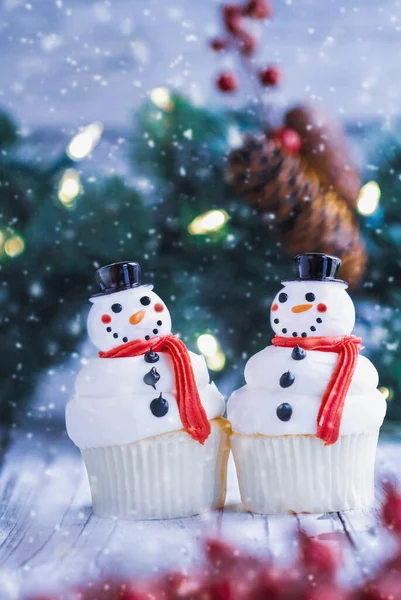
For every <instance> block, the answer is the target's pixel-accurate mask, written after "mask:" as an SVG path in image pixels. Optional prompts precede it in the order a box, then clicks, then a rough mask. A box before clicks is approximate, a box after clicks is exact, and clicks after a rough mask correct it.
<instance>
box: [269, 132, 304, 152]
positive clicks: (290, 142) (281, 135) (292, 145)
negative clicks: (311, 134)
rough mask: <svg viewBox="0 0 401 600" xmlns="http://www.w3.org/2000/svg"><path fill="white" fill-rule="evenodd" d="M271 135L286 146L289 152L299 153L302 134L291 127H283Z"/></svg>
mask: <svg viewBox="0 0 401 600" xmlns="http://www.w3.org/2000/svg"><path fill="white" fill-rule="evenodd" d="M271 137H272V138H273V139H274V140H278V141H279V142H281V144H282V145H283V146H284V148H285V149H286V150H288V152H294V153H297V152H299V151H300V149H301V147H302V140H301V137H300V135H299V134H298V133H297V132H296V131H295V130H294V129H290V128H289V127H282V128H281V129H276V130H275V131H273V132H272V134H271Z"/></svg>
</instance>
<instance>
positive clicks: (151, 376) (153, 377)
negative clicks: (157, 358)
mask: <svg viewBox="0 0 401 600" xmlns="http://www.w3.org/2000/svg"><path fill="white" fill-rule="evenodd" d="M159 379H160V373H158V372H157V371H156V367H152V368H151V369H150V371H149V373H146V375H144V377H143V380H144V382H145V383H146V385H151V386H152V387H154V388H155V389H156V383H157V382H158V381H159Z"/></svg>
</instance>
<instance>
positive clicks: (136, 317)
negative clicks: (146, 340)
mask: <svg viewBox="0 0 401 600" xmlns="http://www.w3.org/2000/svg"><path fill="white" fill-rule="evenodd" d="M145 315H146V310H138V312H136V313H134V314H133V315H131V316H130V318H129V322H130V323H131V325H138V323H140V322H141V321H142V319H143V317H144V316H145Z"/></svg>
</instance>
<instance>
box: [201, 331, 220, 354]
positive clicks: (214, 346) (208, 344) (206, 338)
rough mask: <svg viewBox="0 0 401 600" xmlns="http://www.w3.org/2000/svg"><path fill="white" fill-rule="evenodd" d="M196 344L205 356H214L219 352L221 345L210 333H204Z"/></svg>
mask: <svg viewBox="0 0 401 600" xmlns="http://www.w3.org/2000/svg"><path fill="white" fill-rule="evenodd" d="M196 344H197V346H198V348H199V350H200V352H202V354H204V355H205V356H213V354H216V352H218V351H219V343H218V341H217V340H216V338H215V337H214V336H213V335H211V334H210V333H203V334H202V335H200V336H199V337H198V339H197V341H196Z"/></svg>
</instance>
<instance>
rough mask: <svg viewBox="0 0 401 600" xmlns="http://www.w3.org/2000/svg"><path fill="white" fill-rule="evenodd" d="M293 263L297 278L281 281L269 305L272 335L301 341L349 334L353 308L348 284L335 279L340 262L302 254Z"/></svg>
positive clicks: (324, 256)
mask: <svg viewBox="0 0 401 600" xmlns="http://www.w3.org/2000/svg"><path fill="white" fill-rule="evenodd" d="M295 260H296V261H297V263H298V267H299V278H298V279H297V280H295V281H285V282H283V285H284V287H283V288H282V289H281V290H280V291H279V292H278V293H277V295H276V297H275V298H274V300H273V303H272V306H271V313H270V322H271V326H272V328H273V330H274V332H275V333H276V334H277V335H280V336H284V337H303V338H305V337H310V336H342V335H349V334H350V333H351V332H352V330H353V328H354V325H355V308H354V305H353V302H352V300H351V298H350V297H349V295H348V294H347V292H346V288H347V284H346V283H345V282H344V281H341V280H339V279H336V275H337V272H338V269H339V267H340V265H341V261H340V260H339V259H338V258H336V257H331V256H328V255H325V254H301V255H298V256H296V257H295Z"/></svg>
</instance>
